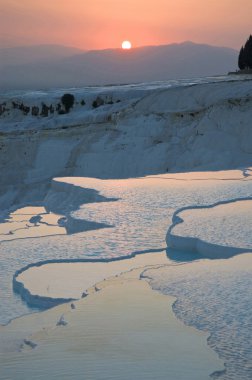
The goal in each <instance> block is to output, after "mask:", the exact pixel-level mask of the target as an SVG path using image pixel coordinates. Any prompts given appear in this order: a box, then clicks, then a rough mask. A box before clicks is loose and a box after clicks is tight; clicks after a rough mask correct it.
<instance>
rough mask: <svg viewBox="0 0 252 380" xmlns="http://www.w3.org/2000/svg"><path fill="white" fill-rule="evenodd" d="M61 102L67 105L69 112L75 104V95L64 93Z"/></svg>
mask: <svg viewBox="0 0 252 380" xmlns="http://www.w3.org/2000/svg"><path fill="white" fill-rule="evenodd" d="M61 103H62V104H63V106H64V107H65V110H66V112H67V113H68V112H69V110H70V108H72V107H73V105H74V96H73V95H72V94H64V95H63V96H62V98H61Z"/></svg>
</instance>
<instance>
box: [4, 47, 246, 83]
mask: <svg viewBox="0 0 252 380" xmlns="http://www.w3.org/2000/svg"><path fill="white" fill-rule="evenodd" d="M47 48H48V49H49V50H50V47H47ZM34 49H35V47H34ZM62 49H63V50H62V51H61V50H60V47H59V49H58V52H57V51H56V50H57V49H55V47H53V48H52V50H51V51H52V55H50V54H44V55H43V54H41V55H40V57H39V56H34V57H33V61H29V62H25V61H24V58H20V59H19V58H18V50H17V49H16V50H15V52H13V56H15V60H13V62H12V64H11V65H3V64H2V65H1V67H0V70H1V72H0V85H1V87H2V88H3V89H14V88H16V89H20V88H24V89H27V88H31V89H35V88H36V89H39V88H50V87H71V86H83V85H92V84H95V85H103V84H111V83H133V82H145V81H155V80H168V79H176V78H190V77H197V76H208V75H218V74H226V73H227V72H228V71H231V70H234V69H235V68H236V66H237V56H238V52H237V51H236V50H233V49H230V48H225V47H223V48H222V47H215V46H209V45H201V44H195V43H192V42H184V43H181V44H171V45H161V46H146V47H141V48H136V49H132V50H130V51H123V50H122V49H108V50H93V51H87V52H81V51H78V50H77V52H76V51H75V52H73V54H67V55H66V56H64V55H63V52H64V51H65V50H64V49H69V48H64V47H62ZM4 50H6V49H4ZM49 50H47V52H48V51H49ZM1 52H2V51H1V50H0V54H1ZM66 52H67V53H71V48H70V50H66ZM14 53H15V54H14ZM56 53H57V54H62V55H61V56H60V57H58V58H57V57H56V55H57V54H56ZM19 54H20V55H21V56H22V55H23V56H24V54H23V51H22V49H21V50H20V53H19ZM30 56H32V54H30ZM38 57H39V58H38ZM1 61H2V59H1Z"/></svg>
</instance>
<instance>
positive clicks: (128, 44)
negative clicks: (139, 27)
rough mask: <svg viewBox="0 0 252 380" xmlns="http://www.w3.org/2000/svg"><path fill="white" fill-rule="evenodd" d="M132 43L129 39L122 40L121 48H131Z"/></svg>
mask: <svg viewBox="0 0 252 380" xmlns="http://www.w3.org/2000/svg"><path fill="white" fill-rule="evenodd" d="M131 47H132V45H131V42H130V41H123V42H122V49H123V50H129V49H131Z"/></svg>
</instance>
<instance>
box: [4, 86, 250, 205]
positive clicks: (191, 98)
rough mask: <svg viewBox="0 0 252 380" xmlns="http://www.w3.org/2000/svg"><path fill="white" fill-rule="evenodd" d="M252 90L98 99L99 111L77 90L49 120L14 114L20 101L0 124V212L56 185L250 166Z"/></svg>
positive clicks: (33, 100)
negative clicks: (57, 180) (64, 180)
mask: <svg viewBox="0 0 252 380" xmlns="http://www.w3.org/2000/svg"><path fill="white" fill-rule="evenodd" d="M251 84H252V82H251V81H241V82H237V81H236V82H222V83H212V84H202V85H195V86H190V87H180V88H173V89H156V90H146V91H133V90H128V91H125V90H117V92H115V91H112V90H111V91H110V90H108V91H106V94H105V93H102V92H101V93H100V94H99V96H100V97H101V98H104V99H105V103H106V104H104V105H102V106H100V107H98V108H96V109H93V108H92V101H93V100H94V99H95V96H96V95H94V94H92V93H90V94H88V95H87V94H84V95H83V94H81V90H78V91H79V92H78V93H77V94H75V97H76V99H77V103H78V104H77V105H75V107H74V108H73V110H71V112H70V113H69V114H67V115H58V114H57V113H54V114H51V115H49V117H41V116H32V115H31V114H28V115H26V116H24V115H23V112H21V111H20V110H17V109H12V105H11V104H12V101H13V100H15V101H17V98H13V97H9V98H7V99H6V105H5V108H6V109H7V111H5V112H4V113H2V115H1V116H0V118H1V130H0V170H1V181H0V194H1V197H0V208H7V207H9V206H10V205H11V204H14V203H22V202H27V201H34V200H37V201H38V200H42V199H43V198H44V196H45V194H46V192H47V189H48V187H49V185H50V181H51V179H52V178H53V177H60V176H85V177H99V178H127V177H136V176H144V175H148V174H158V173H165V172H176V171H194V170H220V169H229V168H230V169H231V168H236V167H242V166H249V165H251V163H252V128H251V120H252V86H251ZM120 91H121V92H120ZM83 96H85V101H86V104H85V105H84V106H82V105H81V104H80V100H81V98H82V97H83ZM41 100H43V98H39V97H38V96H37V97H34V94H31V95H30V97H29V96H28V97H27V96H26V98H25V99H21V98H20V97H19V99H18V101H23V102H24V103H25V104H27V105H29V106H32V105H34V104H40V103H41ZM47 100H48V96H47ZM118 100H120V102H119V101H118ZM1 101H2V103H3V99H1ZM49 102H50V103H52V104H54V103H56V102H57V96H56V95H55V94H52V95H51V98H50V99H49Z"/></svg>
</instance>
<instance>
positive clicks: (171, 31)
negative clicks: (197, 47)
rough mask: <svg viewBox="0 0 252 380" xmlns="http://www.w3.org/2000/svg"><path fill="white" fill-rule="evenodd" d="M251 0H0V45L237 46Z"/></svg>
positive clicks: (251, 30) (249, 30) (247, 24)
mask: <svg viewBox="0 0 252 380" xmlns="http://www.w3.org/2000/svg"><path fill="white" fill-rule="evenodd" d="M251 15H252V0H239V1H234V0H151V1H150V0H43V1H42V0H0V47H11V46H22V45H37V44H60V45H66V46H74V47H77V48H80V49H84V50H87V49H88V50H89V49H106V48H117V47H120V46H121V42H122V41H123V40H130V41H131V42H132V45H133V47H137V46H144V45H161V44H170V43H176V42H177V43H179V42H183V41H193V42H197V43H207V44H211V45H217V46H227V47H232V48H235V49H239V48H240V47H241V45H242V44H244V42H245V40H246V39H247V37H248V36H249V35H250V34H252V24H251Z"/></svg>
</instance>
